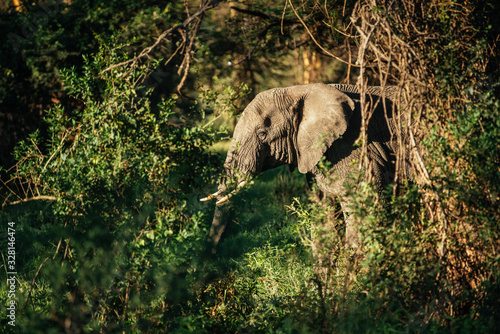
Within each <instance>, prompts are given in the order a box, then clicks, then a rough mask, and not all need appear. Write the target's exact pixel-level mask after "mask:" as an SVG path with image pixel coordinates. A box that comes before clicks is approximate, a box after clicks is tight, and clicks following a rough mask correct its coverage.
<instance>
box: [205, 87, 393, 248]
mask: <svg viewBox="0 0 500 334" xmlns="http://www.w3.org/2000/svg"><path fill="white" fill-rule="evenodd" d="M367 91H368V95H366V96H365V98H366V101H367V102H368V103H376V108H375V109H374V111H373V114H372V116H371V118H370V120H369V122H368V129H367V135H368V138H367V142H366V143H367V152H368V156H369V158H370V160H371V161H372V164H371V167H372V168H371V169H370V173H371V175H370V176H371V180H374V182H375V184H376V186H377V187H378V188H379V190H382V189H383V187H385V186H386V185H388V184H391V183H392V182H394V177H395V156H394V149H393V145H392V144H391V139H392V138H391V137H392V136H391V133H393V131H391V129H392V126H393V123H394V122H393V121H392V119H393V110H392V109H393V108H392V105H393V98H394V94H395V87H387V88H385V89H384V90H382V89H380V88H379V87H368V89H367ZM361 124H362V113H361V107H360V94H359V93H357V88H356V86H352V85H336V84H331V85H327V84H309V85H299V86H292V87H286V88H276V89H271V90H267V91H264V92H262V93H259V94H258V95H257V96H256V97H255V99H254V100H253V101H252V102H250V103H249V105H248V106H247V107H246V108H245V110H244V111H243V114H242V116H241V118H240V120H239V121H238V123H237V125H236V127H235V130H234V134H233V139H232V141H231V145H230V147H229V150H228V153H227V158H226V161H225V163H224V169H225V171H226V178H225V179H224V180H222V181H221V183H220V185H219V189H218V191H217V193H215V194H213V195H211V196H209V197H207V198H206V199H205V200H207V199H211V198H215V197H216V198H217V205H216V209H215V214H214V219H213V223H212V227H211V230H210V239H211V240H212V243H213V244H214V245H217V243H218V242H219V241H220V239H221V237H222V234H223V232H224V229H225V227H226V225H227V224H228V223H229V221H230V220H231V219H230V213H229V211H230V209H229V208H228V207H229V206H228V205H227V203H225V202H227V200H228V199H229V197H231V196H232V194H233V193H235V192H236V191H237V190H238V188H239V187H240V186H238V187H235V186H234V185H235V184H239V185H242V184H244V181H245V180H247V179H249V178H250V177H252V176H253V175H256V174H258V173H261V172H264V171H266V170H268V169H272V168H275V167H278V166H280V165H283V164H288V165H289V166H290V168H291V170H293V169H294V168H298V169H299V171H300V172H301V173H304V174H309V175H313V176H314V178H315V179H316V182H317V184H318V186H319V189H320V190H322V191H323V192H324V193H325V194H331V195H334V196H338V198H339V199H340V203H341V206H342V210H343V212H344V215H345V217H346V240H345V243H346V245H347V246H349V247H353V248H356V247H357V246H358V243H359V240H358V230H357V228H356V226H355V225H356V222H355V221H354V220H353V219H352V216H351V215H350V214H349V211H350V205H349V199H348V198H347V196H346V189H345V180H347V179H348V176H349V174H350V173H351V172H352V171H353V170H354V168H357V166H356V164H355V163H354V162H355V161H359V159H360V158H361V153H362V148H361V147H360V146H359V145H355V142H356V140H357V139H358V138H359V137H360V134H361ZM323 156H324V157H325V158H326V160H328V161H329V162H331V169H330V170H329V174H327V175H325V174H324V173H323V172H322V171H320V169H319V168H318V167H317V164H318V162H319V161H320V159H321V158H322V157H323ZM367 177H368V175H367ZM230 179H233V180H234V182H233V185H232V186H231V185H230V183H229V182H227V180H230ZM231 188H235V189H233V190H232V191H230V190H231Z"/></svg>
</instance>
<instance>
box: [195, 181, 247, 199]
mask: <svg viewBox="0 0 500 334" xmlns="http://www.w3.org/2000/svg"><path fill="white" fill-rule="evenodd" d="M246 184H247V181H246V180H243V181H241V182H240V183H238V186H236V189H235V190H233V191H232V192H231V193H229V194H228V195H226V196H224V197H222V198H221V199H220V200H218V201H217V202H216V203H215V204H221V203H224V202H226V201H227V200H228V199H230V198H231V196H233V195H234V194H235V193H236V192H237V191H238V190H240V189H241V188H243V187H244V186H245V185H246ZM221 192H222V191H220V190H219V191H217V192H215V193H213V194H211V195H208V196H207V197H203V198H202V199H200V201H201V202H206V201H210V200H211V199H213V198H215V197H217V196H219V194H220V193H221Z"/></svg>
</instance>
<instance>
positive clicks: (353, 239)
mask: <svg viewBox="0 0 500 334" xmlns="http://www.w3.org/2000/svg"><path fill="white" fill-rule="evenodd" d="M340 205H341V206H342V211H343V212H344V219H345V226H346V227H345V246H346V247H347V248H351V249H357V248H358V247H359V227H358V222H357V220H356V217H355V216H354V215H353V214H352V213H351V203H350V201H349V200H348V199H345V198H344V199H342V200H341V201H340Z"/></svg>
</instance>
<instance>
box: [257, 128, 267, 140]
mask: <svg viewBox="0 0 500 334" xmlns="http://www.w3.org/2000/svg"><path fill="white" fill-rule="evenodd" d="M257 136H258V137H259V138H260V140H265V139H266V137H267V132H266V131H264V130H259V131H258V132H257Z"/></svg>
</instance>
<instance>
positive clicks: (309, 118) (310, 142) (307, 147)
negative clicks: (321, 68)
mask: <svg viewBox="0 0 500 334" xmlns="http://www.w3.org/2000/svg"><path fill="white" fill-rule="evenodd" d="M310 86H311V87H310V89H309V90H308V91H307V92H305V93H304V95H303V96H302V99H303V100H302V105H301V107H298V112H299V115H298V116H299V124H298V130H297V140H296V145H297V166H298V168H299V171H300V172H301V173H304V174H305V173H307V172H310V171H311V170H312V169H313V168H314V167H315V166H316V165H317V164H318V162H319V160H320V159H321V157H322V156H323V154H324V153H325V152H326V150H327V149H328V148H329V147H330V146H331V145H332V143H333V142H334V141H335V140H336V139H337V138H339V137H340V136H342V135H343V134H344V133H345V131H346V130H347V126H348V125H349V118H350V117H351V115H352V112H353V110H354V101H353V100H352V99H351V98H350V97H349V96H347V95H346V94H344V93H342V92H341V91H339V90H338V89H336V88H334V87H332V86H329V85H324V84H315V85H310Z"/></svg>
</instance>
